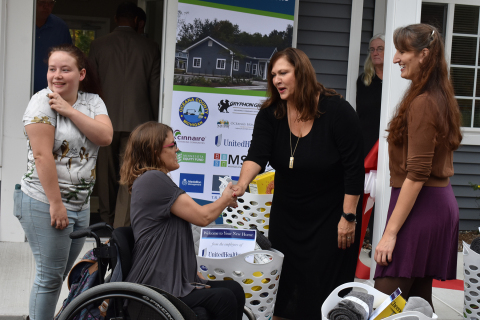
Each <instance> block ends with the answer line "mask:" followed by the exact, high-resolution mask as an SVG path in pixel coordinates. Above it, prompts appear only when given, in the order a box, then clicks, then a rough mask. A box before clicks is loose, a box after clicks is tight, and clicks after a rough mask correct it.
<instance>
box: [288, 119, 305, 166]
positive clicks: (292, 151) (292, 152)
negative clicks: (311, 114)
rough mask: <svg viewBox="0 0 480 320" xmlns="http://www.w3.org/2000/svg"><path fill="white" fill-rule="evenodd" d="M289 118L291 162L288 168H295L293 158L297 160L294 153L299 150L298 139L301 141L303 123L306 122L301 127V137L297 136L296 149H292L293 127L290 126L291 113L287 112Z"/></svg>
mask: <svg viewBox="0 0 480 320" xmlns="http://www.w3.org/2000/svg"><path fill="white" fill-rule="evenodd" d="M287 120H288V129H289V130H290V163H289V165H288V168H290V169H293V160H295V159H294V157H293V155H294V154H295V151H296V150H297V146H298V141H300V138H301V137H302V129H303V125H304V124H305V122H302V126H301V127H300V137H298V138H297V143H296V144H295V149H293V150H292V129H291V128H290V115H289V114H287Z"/></svg>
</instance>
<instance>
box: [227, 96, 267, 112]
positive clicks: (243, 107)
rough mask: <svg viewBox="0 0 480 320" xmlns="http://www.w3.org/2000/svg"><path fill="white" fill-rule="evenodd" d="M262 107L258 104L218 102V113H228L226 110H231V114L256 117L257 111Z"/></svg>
mask: <svg viewBox="0 0 480 320" xmlns="http://www.w3.org/2000/svg"><path fill="white" fill-rule="evenodd" d="M261 106H262V104H261V103H258V102H243V101H228V100H227V99H224V100H220V102H219V103H218V111H220V112H221V113H230V112H228V109H229V108H230V109H232V113H238V114H251V115H257V113H258V110H260V107H261Z"/></svg>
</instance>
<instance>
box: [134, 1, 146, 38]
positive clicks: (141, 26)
mask: <svg viewBox="0 0 480 320" xmlns="http://www.w3.org/2000/svg"><path fill="white" fill-rule="evenodd" d="M146 24H147V14H146V13H145V11H143V9H142V8H140V7H137V28H136V31H137V33H138V34H141V35H142V36H144V37H146V34H145V25H146Z"/></svg>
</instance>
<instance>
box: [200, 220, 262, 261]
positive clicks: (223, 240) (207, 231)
mask: <svg viewBox="0 0 480 320" xmlns="http://www.w3.org/2000/svg"><path fill="white" fill-rule="evenodd" d="M255 240H256V231H255V230H237V229H220V228H219V229H212V228H202V229H201V233H200V243H199V246H198V256H200V257H206V258H211V259H224V258H233V257H236V256H238V255H239V254H242V253H247V252H250V251H253V250H255ZM253 257H254V256H253V255H252V256H251V257H249V259H251V261H250V262H252V263H253Z"/></svg>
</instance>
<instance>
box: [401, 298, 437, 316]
mask: <svg viewBox="0 0 480 320" xmlns="http://www.w3.org/2000/svg"><path fill="white" fill-rule="evenodd" d="M407 311H417V312H420V313H422V314H424V315H426V316H427V317H429V318H431V317H432V316H433V309H432V306H431V305H430V303H428V302H427V300H425V299H423V298H420V297H410V298H408V301H407V304H405V308H403V312H407ZM402 320H418V318H417V317H406V318H402Z"/></svg>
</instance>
